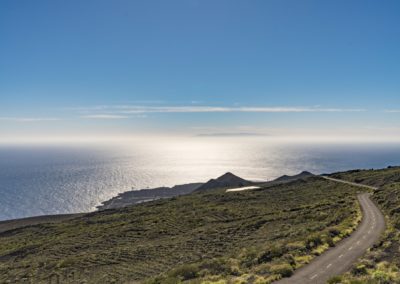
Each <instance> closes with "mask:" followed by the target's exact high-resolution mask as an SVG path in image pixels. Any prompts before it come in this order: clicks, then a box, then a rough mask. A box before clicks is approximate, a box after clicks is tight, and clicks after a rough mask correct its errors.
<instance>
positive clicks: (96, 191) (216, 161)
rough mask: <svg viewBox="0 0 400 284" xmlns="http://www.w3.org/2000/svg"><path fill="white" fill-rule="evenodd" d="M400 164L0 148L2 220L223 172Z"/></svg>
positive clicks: (238, 153) (338, 149)
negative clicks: (133, 189) (131, 190)
mask: <svg viewBox="0 0 400 284" xmlns="http://www.w3.org/2000/svg"><path fill="white" fill-rule="evenodd" d="M156 140H157V139H156ZM398 164H400V145H398V144H376V143H375V144H366V143H363V144H361V145H360V144H356V143H347V144H344V143H341V144H329V143H311V142H308V143H305V142H304V143H291V142H271V141H269V140H268V139H265V138H256V137H252V138H232V137H224V138H211V137H197V138H192V139H169V140H163V139H159V140H157V141H154V140H153V141H146V142H143V141H141V142H140V141H136V142H129V143H113V144H102V145H88V144H85V145H68V146H67V145H58V146H54V145H53V146H48V145H47V146H46V145H35V146H22V145H18V146H10V145H2V146H0V196H1V198H0V220H6V219H13V218H21V217H28V216H36V215H43V214H59V213H75V212H87V211H91V210H94V209H95V206H96V205H99V204H100V203H101V202H102V201H105V200H107V199H109V198H111V197H113V196H115V195H117V194H118V193H120V192H124V191H127V190H130V189H131V188H132V187H134V188H135V189H140V188H147V187H150V188H151V187H158V186H173V185H175V184H182V183H189V182H199V181H200V182H202V181H207V180H208V179H209V178H212V177H217V176H219V175H221V174H223V173H225V172H227V171H230V172H233V173H235V174H237V175H239V176H241V177H243V178H247V179H253V180H270V179H273V178H276V177H278V176H280V175H283V174H297V173H298V172H300V171H303V170H307V171H311V172H313V173H317V174H319V173H325V172H333V171H339V170H348V169H354V168H381V167H387V166H389V165H398Z"/></svg>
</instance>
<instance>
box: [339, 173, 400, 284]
mask: <svg viewBox="0 0 400 284" xmlns="http://www.w3.org/2000/svg"><path fill="white" fill-rule="evenodd" d="M333 176H334V177H337V178H342V179H346V180H350V181H356V182H361V183H364V184H367V185H372V186H376V187H379V189H378V190H377V191H376V192H374V194H373V196H372V198H373V199H374V200H375V202H376V203H377V204H378V206H379V207H380V208H381V209H382V211H383V212H384V214H385V215H386V219H387V224H388V228H387V230H386V232H385V234H384V236H383V237H382V239H381V241H380V243H378V244H377V245H376V246H375V247H373V248H372V249H371V250H370V251H369V252H368V253H367V255H366V256H365V257H364V258H363V259H362V260H361V261H360V262H359V263H357V264H355V265H354V268H353V269H352V271H351V272H350V273H347V274H346V275H344V276H341V277H335V278H334V279H332V280H331V283H354V284H357V283H379V284H386V283H387V284H389V283H400V167H390V168H387V169H381V170H357V171H351V172H344V173H336V174H334V175H333Z"/></svg>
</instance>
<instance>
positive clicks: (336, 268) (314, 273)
mask: <svg viewBox="0 0 400 284" xmlns="http://www.w3.org/2000/svg"><path fill="white" fill-rule="evenodd" d="M324 178H326V179H329V180H333V181H336V182H341V183H346V184H351V185H355V186H359V187H363V188H370V189H374V188H373V187H370V186H365V185H360V184H356V183H352V182H347V181H342V180H337V179H332V178H329V177H324ZM369 195H370V194H369V193H361V194H359V195H358V196H357V197H358V200H359V203H360V205H361V209H362V213H363V217H362V220H361V223H360V225H359V226H358V228H357V229H356V230H355V231H354V232H353V233H352V234H351V236H349V237H348V238H346V239H344V240H342V241H341V242H339V243H337V244H336V246H335V247H333V248H331V249H329V250H328V251H326V252H325V253H323V254H321V255H320V256H318V257H316V258H315V259H313V261H311V262H310V263H309V264H307V265H306V266H304V267H302V268H300V269H299V270H297V271H296V272H295V273H294V274H293V275H292V277H290V278H284V279H282V280H279V281H277V282H274V283H277V284H278V283H279V284H289V283H290V284H291V283H299V284H305V283H310V284H322V283H326V281H327V280H328V279H329V278H331V277H333V276H335V275H339V274H342V273H344V272H346V271H348V270H349V269H350V268H351V267H352V265H353V264H354V263H355V262H356V261H357V259H358V258H360V257H361V256H363V255H364V254H365V253H366V251H367V249H368V248H370V247H371V246H372V245H373V244H374V243H375V242H376V241H377V240H378V239H379V237H380V235H381V234H382V232H383V231H384V230H385V219H384V217H383V215H382V213H381V211H380V210H379V209H378V208H377V207H376V206H375V204H374V203H373V202H372V201H371V199H370V198H369Z"/></svg>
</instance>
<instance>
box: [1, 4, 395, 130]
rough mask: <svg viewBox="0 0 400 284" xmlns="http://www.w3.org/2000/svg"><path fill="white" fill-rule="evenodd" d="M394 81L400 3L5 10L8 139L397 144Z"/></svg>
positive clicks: (3, 49) (15, 6)
mask: <svg viewBox="0 0 400 284" xmlns="http://www.w3.org/2000/svg"><path fill="white" fill-rule="evenodd" d="M399 78H400V2H399V1H397V0H384V1H371V0H360V1H355V0H338V1H318V0H315V1H310V0H304V1H298V0H284V1H282V0H274V1H269V0H261V1H230V0H226V1H224V0H217V1H215V0H210V1H194V0H181V1H121V0H113V1H111V0H108V1H104V0H86V1H77V0H72V1H54V0H49V1H43V0H37V1H30V0H26V1H23V0H20V1H13V0H3V1H1V2H0V112H1V113H0V131H1V132H2V133H3V136H8V137H14V136H15V137H17V136H23V135H31V136H35V135H36V136H40V135H55V136H56V135H84V134H90V135H141V134H145V133H152V134H157V133H160V134H161V133H187V134H190V135H193V134H194V135H195V134H204V133H206V134H207V133H221V132H222V133H227V132H229V133H253V132H254V133H266V134H279V135H281V134H284V133H286V132H295V131H296V130H299V129H301V130H302V132H303V133H320V134H321V135H323V134H324V133H325V132H324V130H326V129H327V128H329V129H333V130H334V131H335V132H336V133H338V135H348V133H358V132H360V133H361V134H363V135H364V134H365V135H367V134H368V135H375V133H376V130H377V129H378V130H379V131H380V132H382V133H383V134H385V135H386V134H388V135H389V134H390V135H393V133H395V132H396V131H397V133H400V132H399V130H400V123H399V121H400V112H398V110H400V80H399ZM303 130H307V131H303Z"/></svg>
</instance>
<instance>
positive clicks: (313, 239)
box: [306, 235, 322, 249]
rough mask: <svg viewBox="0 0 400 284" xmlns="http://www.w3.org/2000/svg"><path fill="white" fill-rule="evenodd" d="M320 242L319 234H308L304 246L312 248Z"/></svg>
mask: <svg viewBox="0 0 400 284" xmlns="http://www.w3.org/2000/svg"><path fill="white" fill-rule="evenodd" d="M321 244H322V238H321V236H319V235H314V236H310V237H308V238H307V240H306V248H307V249H313V248H315V247H317V246H319V245H321Z"/></svg>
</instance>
